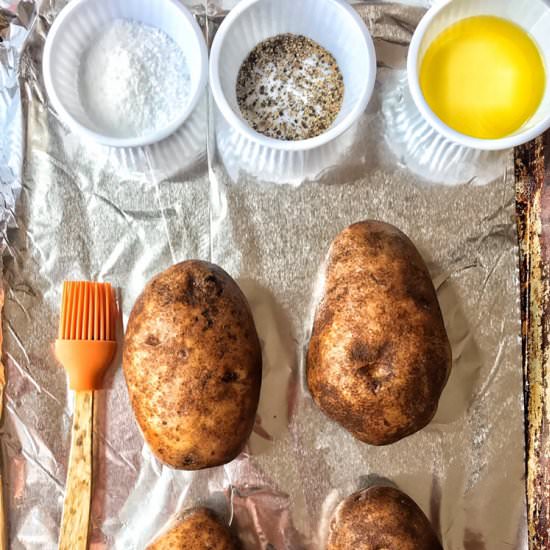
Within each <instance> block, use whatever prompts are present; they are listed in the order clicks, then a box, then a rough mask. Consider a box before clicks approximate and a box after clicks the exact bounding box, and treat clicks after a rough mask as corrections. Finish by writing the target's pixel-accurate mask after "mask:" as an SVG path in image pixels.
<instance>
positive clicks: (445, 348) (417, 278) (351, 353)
mask: <svg viewBox="0 0 550 550" xmlns="http://www.w3.org/2000/svg"><path fill="white" fill-rule="evenodd" d="M450 367H451V348H450V345H449V341H448V338H447V333H446V332H445V327H444V324H443V319H442V317H441V311H440V309H439V304H438V302H437V297H436V293H435V290H434V287H433V284H432V281H431V279H430V274H429V272H428V269H427V267H426V265H425V264H424V261H423V260H422V258H421V256H420V254H419V253H418V251H417V250H416V248H415V247H414V245H413V243H412V242H411V241H410V240H409V239H408V237H407V236H406V235H404V234H403V233H402V232H401V231H399V230H398V229H397V228H395V227H393V226H392V225H389V224H386V223H382V222H376V221H365V222H360V223H356V224H354V225H351V226H350V227H348V228H347V229H344V231H342V232H341V233H340V234H339V235H338V236H337V237H336V238H335V239H334V241H333V243H332V245H331V248H330V251H329V256H328V263H327V268H326V273H325V284H324V289H323V296H322V298H321V300H320V302H319V305H318V307H317V311H316V314H315V320H314V324H313V332H312V336H311V340H310V343H309V349H308V354H307V381H308V385H309V389H310V391H311V394H312V396H313V398H314V400H315V401H316V403H317V404H318V405H319V407H320V408H321V409H322V410H323V411H324V412H325V414H327V415H328V416H329V417H331V418H332V419H334V420H336V421H337V422H339V423H340V424H341V425H342V426H343V427H344V428H346V429H347V430H348V431H350V432H351V433H352V434H353V435H354V436H355V437H356V438H357V439H360V440H361V441H364V442H366V443H370V444H372V445H386V444H389V443H394V442H395V441H398V440H399V439H401V438H403V437H405V436H407V435H410V434H412V433H414V432H416V431H418V430H420V429H422V428H423V427H424V426H426V424H428V423H429V422H430V420H431V419H432V418H433V416H434V414H435V412H436V409H437V405H438V401H439V397H440V396H441V392H442V390H443V387H444V386H445V383H446V381H447V378H448V376H449V371H450Z"/></svg>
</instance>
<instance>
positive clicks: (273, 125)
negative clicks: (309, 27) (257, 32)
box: [236, 34, 344, 141]
mask: <svg viewBox="0 0 550 550" xmlns="http://www.w3.org/2000/svg"><path fill="white" fill-rule="evenodd" d="M236 91H237V102H238V104H239V109H240V110H241V114H242V116H243V117H244V119H245V120H246V121H247V122H248V124H250V126H251V127H252V128H253V129H254V130H256V131H257V132H260V133H261V134H264V135H266V136H269V137H272V138H276V139H282V140H286V141H291V140H292V141H294V140H302V139H308V138H312V137H315V136H318V135H320V134H322V133H323V132H324V131H326V130H327V129H328V128H329V127H330V126H331V124H332V123H333V122H334V120H335V118H336V117H337V115H338V113H339V111H340V108H341V106H342V101H343V98H344V80H343V78H342V73H341V72H340V69H339V67H338V64H337V63H336V60H335V59H334V57H333V56H332V55H331V54H330V53H329V52H328V51H327V50H325V49H324V48H323V47H322V46H320V45H319V44H317V43H316V42H314V41H313V40H310V39H309V38H307V37H305V36H302V35H295V34H280V35H277V36H275V37H273V38H269V39H267V40H264V41H263V42H260V43H259V44H258V45H257V46H256V47H255V48H254V49H253V50H252V51H251V52H250V54H249V55H248V57H247V58H246V59H245V61H244V62H243V64H242V65H241V68H240V70H239V74H238V77H237V90H236Z"/></svg>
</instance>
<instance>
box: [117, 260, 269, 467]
mask: <svg viewBox="0 0 550 550" xmlns="http://www.w3.org/2000/svg"><path fill="white" fill-rule="evenodd" d="M123 368H124V375H125V377H126V383H127V385H128V391H129V393H130V399H131V401H132V407H133V409H134V413H135V415H136V419H137V421H138V424H139V426H140V427H141V430H142V432H143V436H144V438H145V440H146V441H147V443H148V444H149V446H150V448H151V450H152V451H153V453H154V454H155V455H156V456H157V457H158V459H159V460H161V461H162V462H164V463H165V464H167V465H169V466H172V467H174V468H179V469H183V470H199V469H202V468H208V467H212V466H218V465H220V464H226V463H227V462H230V461H231V460H233V459H234V458H235V457H236V456H237V455H238V454H239V453H240V451H241V450H242V448H243V446H244V445H245V443H246V441H247V440H248V437H249V436H250V432H251V431H252V427H253V424H254V420H255V415H256V408H257V406H258V398H259V395H260V384H261V376H262V357H261V350H260V343H259V341H258V336H257V334H256V329H255V327H254V321H253V319H252V314H251V312H250V309H249V307H248V303H247V301H246V298H245V297H244V295H243V293H242V292H241V290H240V289H239V287H238V286H237V284H236V283H235V281H233V279H232V278H231V277H230V276H229V275H228V274H227V273H226V272H225V271H223V269H221V268H220V267H217V266H215V265H213V264H209V263H207V262H202V261H195V260H193V261H187V262H183V263H180V264H177V265H175V266H173V267H171V268H169V269H167V270H166V271H164V272H163V273H161V274H160V275H157V276H156V277H155V278H154V279H152V280H151V281H150V282H149V283H148V284H147V286H146V287H145V290H144V291H143V293H142V294H141V296H140V297H139V298H138V300H137V302H136V303H135V305H134V308H133V310H132V313H131V315H130V319H129V321H128V329H127V331H126V338H125V344H124V357H123Z"/></svg>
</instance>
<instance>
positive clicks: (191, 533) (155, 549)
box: [147, 508, 241, 550]
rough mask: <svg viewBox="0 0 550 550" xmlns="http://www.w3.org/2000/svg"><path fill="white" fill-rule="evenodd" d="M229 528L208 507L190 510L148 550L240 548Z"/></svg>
mask: <svg viewBox="0 0 550 550" xmlns="http://www.w3.org/2000/svg"><path fill="white" fill-rule="evenodd" d="M240 548H241V546H240V544H239V542H238V541H237V539H236V538H235V537H234V536H233V535H232V534H231V532H230V531H229V529H228V528H227V527H226V526H225V525H224V524H223V523H221V522H220V520H219V519H218V517H217V516H216V515H215V514H214V512H212V511H211V510H209V509H208V508H196V509H193V510H190V511H189V512H187V513H186V514H184V517H183V518H182V520H181V522H179V523H178V524H177V525H176V526H175V527H173V528H172V529H170V530H169V531H168V532H167V533H165V534H164V535H161V536H160V537H159V538H158V539H157V540H155V541H154V542H153V543H151V544H150V545H149V546H147V550H240Z"/></svg>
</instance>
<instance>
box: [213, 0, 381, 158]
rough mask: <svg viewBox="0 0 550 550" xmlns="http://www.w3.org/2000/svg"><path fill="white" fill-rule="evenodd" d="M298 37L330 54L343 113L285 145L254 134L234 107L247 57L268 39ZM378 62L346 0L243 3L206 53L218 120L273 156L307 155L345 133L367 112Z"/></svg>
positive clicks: (284, 142)
mask: <svg viewBox="0 0 550 550" xmlns="http://www.w3.org/2000/svg"><path fill="white" fill-rule="evenodd" d="M283 33H293V34H301V35H304V36H307V37H308V38H310V39H312V40H314V41H315V42H317V43H318V44H320V45H321V46H323V48H325V49H326V50H328V51H329V52H330V53H331V54H332V55H333V56H334V57H335V59H336V61H337V63H338V65H339V67H340V70H341V72H342V76H343V78H344V99H343V103H342V108H341V109H340V112H339V114H338V116H337V117H336V120H335V121H334V122H333V124H332V126H331V127H330V128H329V129H328V130H327V131H326V132H324V133H323V134H321V135H319V136H317V137H314V138H310V139H304V140H297V141H284V140H278V139H274V138H270V137H267V136H264V135H262V134H260V133H259V132H256V131H255V130H253V129H252V128H251V127H250V126H249V124H248V123H247V122H246V121H245V120H244V118H243V117H242V115H241V113H240V110H239V106H238V103H237V94H236V83H237V76H238V73H239V69H240V67H241V64H242V62H243V61H244V60H245V59H246V57H247V56H248V54H249V53H250V51H251V50H252V49H253V48H254V47H255V46H256V45H257V44H259V43H260V42H262V41H263V40H266V39H267V38H270V37H273V36H276V35H278V34H283ZM375 78H376V56H375V52H374V46H373V43H372V39H371V37H370V34H369V32H368V30H367V28H366V26H365V24H364V23H363V21H362V20H361V18H360V17H359V15H358V14H357V13H356V12H355V10H354V9H353V8H352V7H351V6H350V5H349V4H348V3H347V2H346V1H344V0H242V1H241V2H239V4H237V6H236V7H235V8H234V9H233V10H231V12H230V13H229V15H228V16H227V17H226V18H225V19H224V21H223V23H222V24H221V25H220V28H219V29H218V32H217V33H216V36H215V37H214V41H213V43H212V48H211V50H210V87H211V90H212V95H213V97H214V100H215V102H216V105H217V106H218V108H219V110H220V112H221V114H222V116H223V117H224V118H225V120H226V121H227V122H228V123H229V124H230V126H231V127H233V128H235V129H237V130H238V131H239V132H240V133H241V134H243V135H244V136H245V137H247V138H248V139H249V140H251V141H252V142H255V143H256V144H258V145H260V146H263V147H265V148H268V149H272V150H283V151H305V150H309V149H313V148H315V147H319V146H321V145H324V144H326V143H328V142H330V141H331V140H333V139H334V138H336V137H337V136H339V135H340V134H342V133H343V132H344V131H345V130H347V129H348V128H349V127H350V126H351V125H352V124H353V123H354V122H356V121H357V119H358V118H359V117H360V116H361V114H362V113H363V112H364V111H365V109H366V107H367V104H368V102H369V99H370V97H371V95H372V91H373V89H374V82H375Z"/></svg>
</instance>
